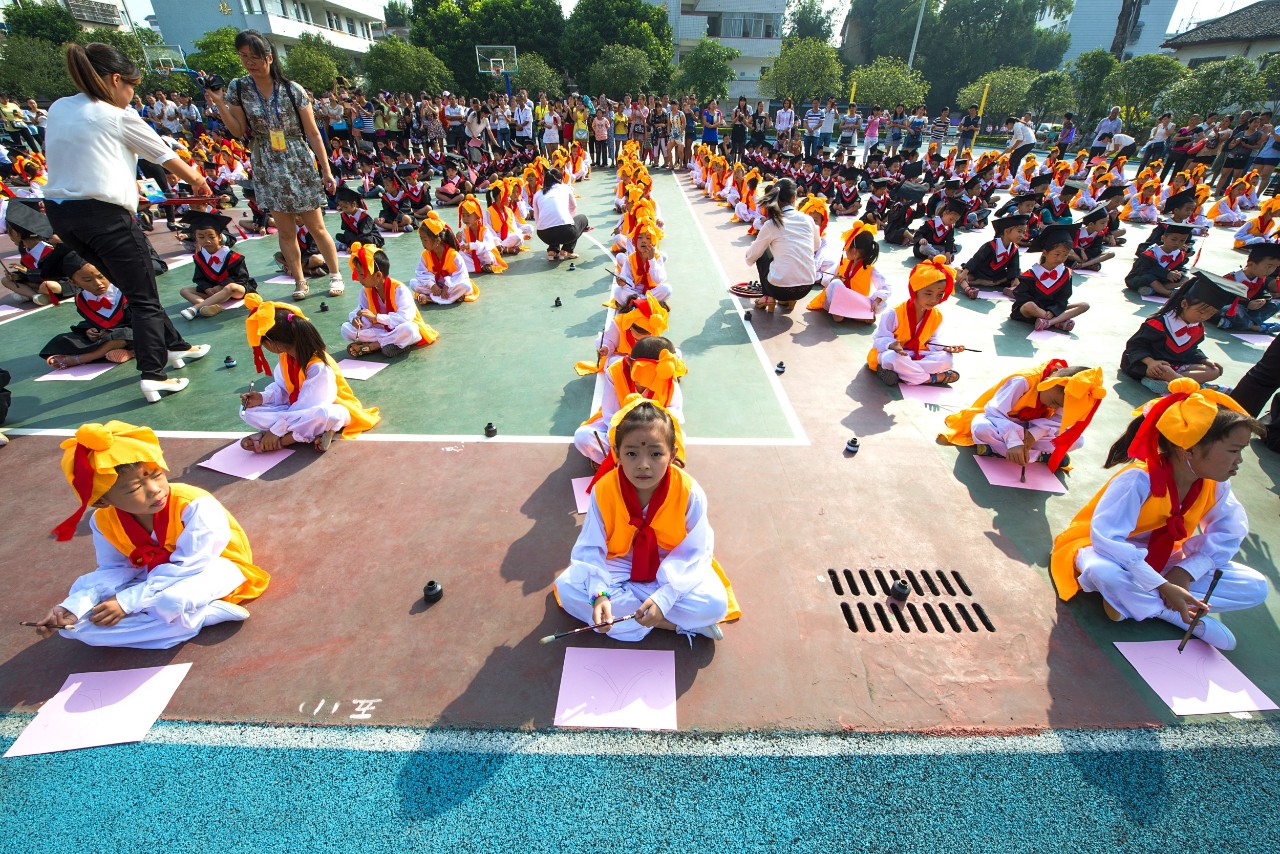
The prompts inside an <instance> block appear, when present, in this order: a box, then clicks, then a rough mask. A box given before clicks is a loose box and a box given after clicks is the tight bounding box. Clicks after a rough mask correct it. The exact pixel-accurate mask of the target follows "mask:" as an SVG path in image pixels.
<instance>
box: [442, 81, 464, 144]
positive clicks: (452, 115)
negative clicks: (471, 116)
mask: <svg viewBox="0 0 1280 854" xmlns="http://www.w3.org/2000/svg"><path fill="white" fill-rule="evenodd" d="M466 123H467V108H466V107H464V106H463V105H462V104H459V103H458V96H457V95H454V94H450V95H449V99H448V102H447V103H446V104H445V107H444V138H445V144H446V145H447V146H448V147H449V148H452V149H454V150H455V151H457V152H458V153H459V154H462V153H464V152H463V149H464V148H465V147H466V145H467V128H466Z"/></svg>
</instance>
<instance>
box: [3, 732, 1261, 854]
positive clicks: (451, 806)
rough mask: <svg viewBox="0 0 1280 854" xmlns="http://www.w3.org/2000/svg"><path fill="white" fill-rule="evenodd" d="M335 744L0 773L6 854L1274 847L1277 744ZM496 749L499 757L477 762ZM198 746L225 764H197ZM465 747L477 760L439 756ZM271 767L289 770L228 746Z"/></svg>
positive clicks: (76, 756)
mask: <svg viewBox="0 0 1280 854" xmlns="http://www.w3.org/2000/svg"><path fill="white" fill-rule="evenodd" d="M8 723H9V726H6V727H5V728H4V734H5V735H6V738H4V739H3V742H0V743H3V746H4V747H5V748H7V747H8V745H9V744H10V743H11V742H12V739H13V736H14V735H15V734H16V730H17V729H18V727H15V726H14V725H13V724H15V723H17V722H16V721H14V717H13V716H10V718H9V719H8ZM188 726H190V727H193V728H195V730H194V732H195V737H192V733H191V732H190V731H188V729H186V728H187V727H188ZM202 727H204V728H206V729H204V730H202V729H201V728H202ZM209 727H213V728H214V729H215V730H216V735H215V736H214V737H212V738H210V737H208V735H207V728H209ZM335 730H336V728H333V729H330V728H322V729H320V730H316V729H307V728H271V727H256V726H244V727H237V726H222V727H215V725H200V724H195V725H184V724H181V723H173V722H162V723H160V724H158V725H157V727H156V728H155V729H153V731H152V735H151V736H149V737H148V741H147V742H144V743H141V744H131V745H120V746H114V747H104V748H97V749H91V750H81V751H75V752H70V753H62V754H52V755H46V756H35V757H22V758H13V759H0V832H2V833H3V839H4V846H3V847H4V849H5V850H7V851H35V850H41V849H47V848H49V847H51V843H53V847H56V848H60V849H67V848H74V849H77V850H90V851H134V850H144V849H145V850H152V851H156V850H159V851H233V850H234V851H286V850H287V851H339V850H341V851H351V852H380V851H397V852H403V851H405V850H416V851H449V852H504V851H513V852H542V851H548V852H552V851H586V850H601V849H616V850H620V851H637V852H648V851H672V852H677V851H678V852H682V854H689V852H702V851H707V852H713V851H714V852H727V851H788V852H790V851H890V852H900V851H902V852H910V851H944V850H945V851H1002V852H1003V851H1104V850H1125V851H1154V850H1209V849H1213V850H1219V851H1245V850H1253V851H1274V850H1276V849H1277V847H1278V845H1280V843H1278V839H1277V830H1276V825H1275V823H1274V816H1275V812H1274V807H1275V803H1276V800H1277V796H1278V795H1280V786H1278V785H1277V769H1278V768H1280V762H1278V761H1277V760H1278V759H1280V755H1278V753H1280V735H1278V734H1277V730H1276V729H1275V728H1274V721H1270V722H1264V723H1257V722H1248V723H1241V724H1239V725H1233V724H1223V725H1217V724H1215V725H1209V726H1192V727H1177V728H1169V729H1166V730H1144V731H1132V730H1130V731H1119V732H1055V733H1047V734H1041V735H1036V736H1024V737H1013V738H971V739H964V738H931V737H926V736H902V735H856V736H839V735H835V736H803V735H801V736H705V737H704V736H699V735H697V734H680V735H677V736H672V737H653V736H645V735H627V734H617V735H615V734H610V733H546V734H540V733H519V734H508V735H507V736H503V735H501V734H496V735H495V734H493V733H477V734H467V733H460V732H454V733H452V734H449V735H447V736H444V737H443V738H442V737H441V736H440V733H439V731H432V730H422V731H412V730H395V731H382V733H383V735H384V736H385V737H386V738H388V739H390V740H391V744H389V745H388V744H381V743H378V744H375V745H374V747H375V749H345V748H341V747H335V746H334V745H340V744H343V743H345V742H347V741H349V742H350V743H352V744H360V743H366V744H370V743H371V739H374V740H375V741H376V739H377V738H378V736H376V735H371V734H370V732H369V731H364V732H362V731H358V730H345V731H335ZM373 732H377V731H373ZM202 733H204V734H203V735H202ZM264 733H265V736H263V734H264ZM157 739H159V740H157ZM495 739H497V740H498V741H500V742H501V741H502V740H503V739H507V740H508V743H505V744H502V745H501V746H500V747H499V748H498V749H494V748H493V746H492V744H491V742H493V741H494V740H495ZM219 740H222V741H226V742H228V743H227V744H213V743H210V742H211V741H219ZM472 740H474V742H475V744H476V746H477V748H479V749H478V750H477V751H471V750H459V749H440V747H441V745H442V744H455V745H465V744H468V743H470V742H471V741H472ZM415 742H416V743H417V744H418V746H417V747H411V749H400V748H403V747H406V746H412V745H414V744H415ZM285 743H291V744H293V745H294V746H289V747H281V746H246V745H255V744H285ZM593 747H594V748H595V749H596V752H591V751H592V748H593ZM579 750H580V751H586V752H573V751H579ZM406 846H408V848H407V849H406Z"/></svg>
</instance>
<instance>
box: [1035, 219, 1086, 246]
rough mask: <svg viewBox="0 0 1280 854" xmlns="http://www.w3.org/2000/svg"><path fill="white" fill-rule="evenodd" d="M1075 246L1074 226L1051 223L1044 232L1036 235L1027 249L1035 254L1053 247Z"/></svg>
mask: <svg viewBox="0 0 1280 854" xmlns="http://www.w3.org/2000/svg"><path fill="white" fill-rule="evenodd" d="M1064 243H1066V244H1071V245H1074V244H1075V226H1073V225H1070V224H1068V223H1053V224H1052V225H1046V226H1045V227H1044V230H1042V231H1041V232H1040V233H1039V234H1037V235H1036V237H1035V239H1034V240H1032V241H1031V243H1030V244H1029V248H1031V249H1034V250H1036V251H1037V252H1047V251H1048V250H1050V249H1052V248H1053V247H1055V246H1061V245H1062V244H1064Z"/></svg>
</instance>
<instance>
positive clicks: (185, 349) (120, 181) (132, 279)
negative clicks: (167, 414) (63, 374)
mask: <svg viewBox="0 0 1280 854" xmlns="http://www.w3.org/2000/svg"><path fill="white" fill-rule="evenodd" d="M67 71H68V73H69V74H70V75H71V80H72V82H73V83H75V85H76V88H77V89H79V90H80V94H78V95H72V96H71V97H69V98H60V99H58V100H57V101H55V102H54V103H53V104H52V105H51V106H50V107H49V119H48V125H47V129H46V134H47V137H46V138H47V142H48V144H47V146H46V156H47V157H48V165H49V183H48V185H47V186H46V187H45V190H44V194H45V198H46V199H47V200H48V202H49V204H47V205H46V209H47V211H48V216H49V222H50V224H51V225H52V226H53V230H54V231H55V232H56V233H57V235H58V236H59V237H60V238H62V242H63V243H65V244H66V245H67V246H68V247H70V248H71V249H74V250H75V251H76V252H78V253H80V254H81V255H82V256H84V257H85V258H86V259H87V260H89V261H91V262H92V263H93V264H94V266H96V267H98V269H100V270H101V271H102V272H103V273H104V274H106V276H107V278H108V279H110V280H111V282H112V283H113V284H115V286H116V287H118V288H119V289H120V290H121V291H122V292H123V293H124V295H125V298H126V299H128V300H129V308H130V314H131V317H132V322H131V325H132V327H133V350H134V353H135V354H136V356H137V360H138V370H139V371H141V372H142V382H141V386H140V387H141V389H142V395H143V397H145V398H146V399H147V400H148V401H149V402H152V403H154V402H155V401H157V400H159V399H160V396H161V394H163V393H167V392H176V391H181V390H182V389H184V388H186V386H187V383H188V380H187V379H185V378H183V379H177V378H170V377H168V376H167V375H166V373H165V370H166V368H173V369H175V370H176V369H178V368H183V367H185V366H186V363H187V362H189V361H192V360H194V359H199V358H200V357H202V356H204V355H205V354H206V353H208V352H209V345H207V344H204V345H201V346H199V347H193V346H191V345H190V344H188V343H187V342H186V341H184V340H183V339H182V336H181V335H179V334H178V331H177V330H176V329H174V328H173V323H172V322H170V320H169V317H168V315H166V314H165V311H164V305H163V304H162V303H161V302H160V294H159V292H158V291H157V289H156V276H155V271H154V269H153V268H152V266H151V253H150V249H149V246H148V244H147V238H146V236H145V235H144V234H143V233H142V229H141V228H140V227H139V226H138V224H137V222H136V221H135V220H134V218H133V215H134V213H135V212H136V211H137V210H138V185H137V183H136V181H137V169H138V158H139V157H143V158H145V159H147V160H150V161H151V162H153V163H159V164H161V165H162V166H164V168H165V169H167V170H169V171H170V172H172V173H173V174H174V175H177V176H178V178H180V179H181V180H183V181H185V182H186V183H187V184H189V185H190V186H191V191H192V193H193V195H196V196H208V195H209V185H208V183H207V182H206V181H205V179H204V176H203V175H201V174H200V172H199V171H198V170H196V169H194V168H192V167H191V166H188V165H187V164H186V163H184V162H183V161H182V160H180V159H179V158H178V156H177V154H175V153H174V151H173V149H172V148H170V147H169V146H167V145H165V144H164V142H163V141H161V139H160V137H159V136H158V135H157V134H156V132H155V131H154V130H152V129H151V127H149V126H148V125H147V123H146V122H144V121H143V120H142V119H141V118H140V117H138V116H137V115H136V114H134V113H131V112H129V111H128V110H126V109H125V108H126V107H127V106H128V105H129V101H130V100H131V99H132V98H133V87H134V86H136V85H137V84H138V82H139V81H140V80H141V75H140V74H139V73H138V67H137V66H136V65H134V64H133V62H132V61H131V60H130V59H129V58H128V57H126V56H125V55H124V54H122V53H120V51H118V50H116V49H115V48H114V47H111V46H110V45H105V44H101V43H97V42H94V43H92V44H88V45H84V46H81V45H78V44H69V45H67Z"/></svg>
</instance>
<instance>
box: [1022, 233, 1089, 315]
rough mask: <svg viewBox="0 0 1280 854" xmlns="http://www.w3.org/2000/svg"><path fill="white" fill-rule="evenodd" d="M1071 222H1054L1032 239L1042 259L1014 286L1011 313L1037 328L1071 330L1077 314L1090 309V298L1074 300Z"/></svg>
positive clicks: (1032, 245)
mask: <svg viewBox="0 0 1280 854" xmlns="http://www.w3.org/2000/svg"><path fill="white" fill-rule="evenodd" d="M1073 231H1074V228H1073V227H1072V226H1069V225H1050V226H1047V227H1046V228H1045V229H1044V231H1042V232H1040V234H1039V236H1038V237H1036V239H1035V240H1033V241H1031V246H1030V249H1031V250H1032V251H1036V250H1039V252H1040V261H1039V263H1036V264H1032V265H1031V269H1030V270H1027V271H1026V272H1024V273H1023V274H1022V275H1021V276H1019V277H1018V283H1017V284H1016V285H1015V286H1014V288H1013V310H1012V311H1011V313H1010V315H1009V316H1010V317H1011V318H1012V319H1013V320H1017V321H1020V322H1022V323H1034V324H1035V327H1036V329H1052V330H1054V331H1056V332H1070V331H1071V330H1072V329H1074V328H1075V325H1076V322H1075V320H1074V319H1073V318H1075V317H1076V315H1079V314H1084V313H1085V312H1086V311H1088V310H1089V304H1088V303H1086V302H1074V303H1073V302H1071V268H1070V267H1068V266H1067V265H1066V260H1067V258H1068V257H1069V256H1070V254H1071V252H1072V250H1073V242H1072V232H1073Z"/></svg>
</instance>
